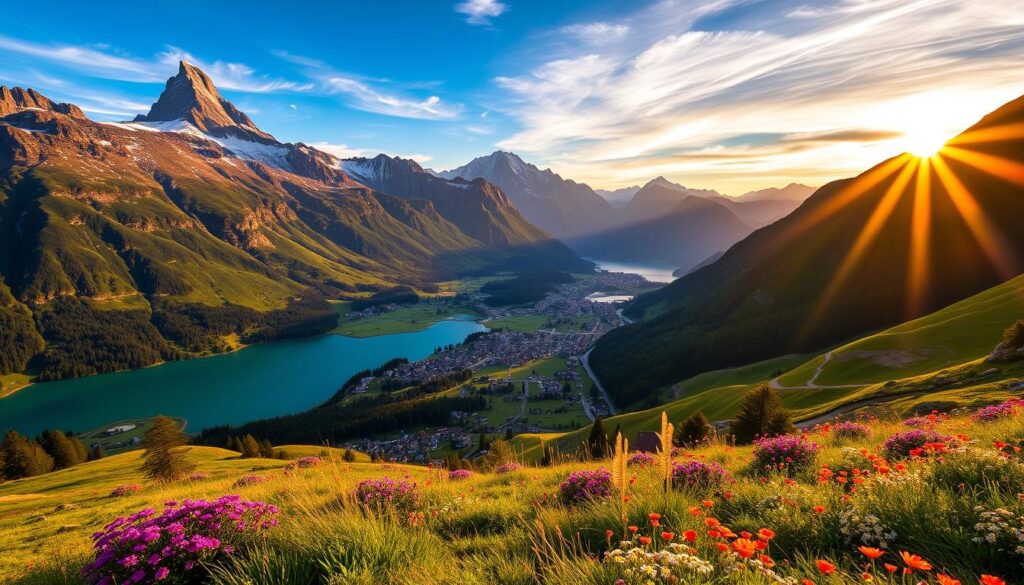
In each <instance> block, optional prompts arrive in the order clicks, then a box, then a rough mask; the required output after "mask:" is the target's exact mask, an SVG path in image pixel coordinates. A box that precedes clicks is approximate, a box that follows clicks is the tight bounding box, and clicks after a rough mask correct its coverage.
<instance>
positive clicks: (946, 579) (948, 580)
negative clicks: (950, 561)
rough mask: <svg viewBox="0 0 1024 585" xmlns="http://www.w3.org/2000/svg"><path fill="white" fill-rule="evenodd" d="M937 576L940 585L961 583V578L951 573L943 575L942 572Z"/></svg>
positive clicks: (958, 584)
mask: <svg viewBox="0 0 1024 585" xmlns="http://www.w3.org/2000/svg"><path fill="white" fill-rule="evenodd" d="M935 578H936V579H938V580H939V585H960V580H959V579H954V578H952V577H950V576H949V575H943V574H942V573H939V574H938V575H936V576H935Z"/></svg>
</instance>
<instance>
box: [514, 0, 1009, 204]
mask: <svg viewBox="0 0 1024 585" xmlns="http://www.w3.org/2000/svg"><path fill="white" fill-rule="evenodd" d="M729 6H730V2H729V0H722V1H709V2H707V3H705V4H697V3H694V2H683V1H681V0H680V1H674V0H666V1H663V2H660V3H657V4H655V5H653V6H652V7H650V8H648V9H645V10H643V11H640V12H638V13H636V14H634V15H632V16H630V17H628V18H624V19H622V20H621V22H620V23H619V24H620V25H621V26H625V27H628V34H625V35H623V38H621V39H619V40H618V41H616V42H614V43H608V44H604V45H597V44H586V43H584V44H579V43H576V44H573V43H569V44H566V43H564V42H561V41H562V39H559V38H558V37H559V35H554V38H555V39H556V40H555V41H553V42H552V44H551V45H552V46H551V47H550V50H545V49H546V48H545V47H540V48H539V50H538V51H536V53H537V54H541V55H544V56H545V57H544V59H543V60H542V61H540V62H537V63H534V64H532V65H529V66H528V69H527V70H526V71H525V72H521V73H519V74H516V75H505V76H502V77H498V78H496V79H495V83H496V85H497V86H498V88H499V89H503V90H504V91H505V101H504V107H503V108H502V109H503V110H504V112H505V113H506V114H507V115H509V116H510V117H512V118H514V119H516V120H517V121H518V122H519V124H520V126H521V129H520V131H519V132H517V133H515V134H514V135H512V136H510V137H508V138H507V139H505V140H503V141H501V142H499V143H498V146H499V147H501V148H505V149H511V150H520V151H526V152H529V153H531V154H532V155H533V156H534V157H535V158H538V159H541V160H544V161H545V162H547V163H549V164H554V165H557V166H558V168H559V171H560V172H562V173H563V174H566V175H569V176H572V177H573V178H576V179H579V180H586V181H591V182H593V183H596V184H598V185H601V184H616V183H617V184H621V183H625V182H636V181H642V180H645V179H648V178H650V177H651V176H655V175H656V174H668V175H670V176H674V177H676V178H678V179H680V180H687V182H688V183H689V184H692V183H703V185H701V186H715V187H724V188H730V186H737V187H741V186H740V185H739V184H740V183H741V182H745V183H746V184H747V185H749V184H756V183H765V182H770V181H767V180H766V178H768V177H772V176H777V175H780V174H784V173H792V174H790V175H789V176H787V177H785V178H786V179H799V178H801V176H800V175H798V174H796V173H800V172H803V173H807V174H816V175H818V176H819V179H820V175H821V174H822V173H827V174H828V176H830V177H838V176H846V175H848V174H850V173H852V172H855V171H859V170H863V169H864V168H865V167H866V166H867V165H870V164H873V163H875V162H878V160H880V159H881V158H883V157H885V156H890V155H892V154H896V153H898V152H900V150H899V147H900V139H899V138H894V137H890V138H883V139H879V140H877V141H873V142H871V141H869V142H865V141H847V142H842V141H840V142H834V141H817V142H808V143H805V144H802V145H801V147H800V150H799V152H796V151H795V150H794V148H795V147H794V145H792V144H790V145H788V146H787V147H786V148H783V147H782V146H781V145H772V144H770V143H771V139H770V138H769V139H764V138H762V141H764V140H768V142H769V144H768V145H764V144H762V145H760V146H758V145H754V146H750V145H746V144H743V140H742V137H743V136H746V135H762V136H769V137H771V136H776V137H777V138H776V140H782V137H785V136H790V135H794V134H822V133H829V132H834V131H837V130H860V129H873V130H883V131H890V134H891V135H893V136H895V133H900V132H909V131H912V130H913V129H914V128H915V127H918V126H920V125H922V124H926V123H927V124H931V125H933V126H942V129H943V131H948V132H949V135H952V134H953V133H955V132H956V131H957V130H959V129H962V128H964V127H965V126H967V125H969V124H970V123H972V122H973V121H975V120H976V119H977V118H978V117H980V116H981V115H982V114H984V113H986V112H987V111H989V110H990V109H992V108H994V107H997V106H999V105H1001V104H1002V103H1003V102H1005V101H1007V100H1009V99H1011V98H1013V97H1016V96H1018V95H1020V94H1021V93H1022V91H1024V86H1022V84H1021V81H1020V80H1021V79H1022V75H1024V61H1022V60H1021V59H1020V54H1021V53H1022V52H1024V5H1021V4H1020V3H1019V1H1018V0H991V1H989V2H985V3H977V2H972V1H971V0H909V1H908V0H871V1H865V0H837V1H836V2H833V3H832V4H831V5H823V4H821V3H815V5H814V10H813V11H812V10H806V9H804V10H801V11H800V13H799V17H800V18H798V19H797V18H791V17H787V16H786V12H785V11H779V13H778V14H777V15H775V16H768V17H763V16H759V17H758V19H757V20H756V21H752V22H750V23H744V24H740V25H732V26H730V27H728V28H727V29H725V30H717V31H716V30H708V29H707V27H702V26H701V25H700V23H701V22H703V21H702V17H705V16H707V15H709V14H714V13H715V12H716V11H719V10H721V9H722V8H724V7H729ZM734 12H735V11H734ZM733 16H734V17H735V14H734V13H733ZM705 20H707V19H705ZM708 22H714V21H713V20H709V21H708ZM695 23H697V24H696V25H695ZM752 27H756V28H752ZM599 29H600V27H595V26H594V23H589V24H583V25H577V28H573V27H563V28H560V29H558V31H559V32H562V33H571V32H576V33H583V34H585V33H584V31H597V30H599ZM561 36H562V37H564V34H563V35H561ZM851 136H852V135H851ZM737 137H740V139H737ZM697 154H699V155H700V157H699V158H698V157H697V156H696V155H697ZM732 155H739V156H738V157H733V156H732Z"/></svg>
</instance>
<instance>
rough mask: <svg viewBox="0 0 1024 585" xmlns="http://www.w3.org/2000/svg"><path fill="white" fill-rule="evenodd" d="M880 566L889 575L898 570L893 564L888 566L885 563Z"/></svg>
mask: <svg viewBox="0 0 1024 585" xmlns="http://www.w3.org/2000/svg"><path fill="white" fill-rule="evenodd" d="M882 566H883V567H885V570H886V571H889V572H890V573H895V572H896V569H897V568H899V567H897V566H896V565H893V564H890V563H885V564H884V565H882Z"/></svg>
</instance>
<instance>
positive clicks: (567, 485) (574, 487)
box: [558, 468, 612, 504]
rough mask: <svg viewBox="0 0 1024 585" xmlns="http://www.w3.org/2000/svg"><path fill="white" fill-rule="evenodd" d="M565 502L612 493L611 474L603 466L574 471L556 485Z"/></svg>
mask: <svg viewBox="0 0 1024 585" xmlns="http://www.w3.org/2000/svg"><path fill="white" fill-rule="evenodd" d="M558 494H559V498H560V499H561V500H562V502H563V503H565V504H576V503H580V502H585V501H588V500H597V499H603V498H607V497H608V496H610V495H611V494H612V474H611V472H610V471H608V470H607V469H604V468H600V469H589V470H588V469H585V470H582V471H574V472H572V473H570V474H569V476H568V477H566V478H565V481H563V482H562V483H561V485H559V486H558Z"/></svg>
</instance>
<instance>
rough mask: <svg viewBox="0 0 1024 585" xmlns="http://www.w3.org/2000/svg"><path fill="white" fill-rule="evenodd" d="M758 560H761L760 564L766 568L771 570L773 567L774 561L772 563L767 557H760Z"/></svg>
mask: <svg viewBox="0 0 1024 585" xmlns="http://www.w3.org/2000/svg"><path fill="white" fill-rule="evenodd" d="M758 558H759V559H761V564H763V565H764V566H766V567H769V568H771V567H774V566H775V561H773V560H772V558H771V557H770V556H768V555H761V556H760V557H758Z"/></svg>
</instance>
